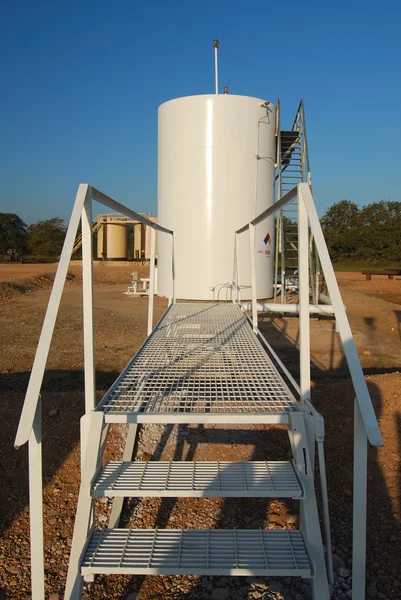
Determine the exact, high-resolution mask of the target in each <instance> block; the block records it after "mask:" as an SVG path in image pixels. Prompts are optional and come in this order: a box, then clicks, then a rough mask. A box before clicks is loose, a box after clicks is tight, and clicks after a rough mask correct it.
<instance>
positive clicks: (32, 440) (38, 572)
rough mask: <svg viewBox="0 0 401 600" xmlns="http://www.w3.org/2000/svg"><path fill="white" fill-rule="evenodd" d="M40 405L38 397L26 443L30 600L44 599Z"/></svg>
mask: <svg viewBox="0 0 401 600" xmlns="http://www.w3.org/2000/svg"><path fill="white" fill-rule="evenodd" d="M41 404H42V403H41V398H40V395H39V399H38V403H37V406H36V412H35V417H34V421H33V428H32V430H31V435H30V436H29V442H28V455H29V525H30V538H31V584H32V600H44V598H45V565H44V556H43V495H42V428H41V418H42V414H41V413H42V411H41Z"/></svg>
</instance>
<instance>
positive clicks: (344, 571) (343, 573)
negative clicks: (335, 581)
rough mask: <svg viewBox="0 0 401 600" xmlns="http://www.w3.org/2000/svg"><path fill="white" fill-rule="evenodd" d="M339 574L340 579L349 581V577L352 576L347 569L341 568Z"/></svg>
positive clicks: (338, 570)
mask: <svg viewBox="0 0 401 600" xmlns="http://www.w3.org/2000/svg"><path fill="white" fill-rule="evenodd" d="M337 573H338V574H339V575H340V577H344V579H347V577H349V576H350V572H349V571H348V569H346V568H345V567H339V568H338V569H337Z"/></svg>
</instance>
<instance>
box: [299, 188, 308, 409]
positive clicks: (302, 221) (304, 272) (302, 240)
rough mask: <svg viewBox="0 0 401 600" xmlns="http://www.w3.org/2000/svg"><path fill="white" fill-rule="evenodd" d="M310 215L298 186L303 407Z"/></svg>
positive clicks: (304, 394) (305, 393)
mask: <svg viewBox="0 0 401 600" xmlns="http://www.w3.org/2000/svg"><path fill="white" fill-rule="evenodd" d="M308 259H309V243H308V213H307V212H306V207H305V204H304V200H303V195H302V192H301V189H300V186H299V185H298V278H299V362H300V364H299V367H300V388H301V394H300V396H301V405H303V404H304V402H305V400H309V399H310V331H309V327H310V323H309V260H308Z"/></svg>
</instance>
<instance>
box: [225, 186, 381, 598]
mask: <svg viewBox="0 0 401 600" xmlns="http://www.w3.org/2000/svg"><path fill="white" fill-rule="evenodd" d="M295 198H298V239H299V251H298V272H299V318H300V324H299V330H300V385H299V393H300V397H301V406H304V407H306V408H307V407H308V406H309V405H308V403H309V402H310V324H309V304H310V296H309V258H310V257H309V248H308V232H309V227H310V231H311V234H312V235H313V236H314V241H315V247H316V251H317V255H318V257H319V259H320V264H321V266H322V270H323V274H324V276H325V280H326V284H327V288H328V293H329V296H330V299H331V304H332V308H333V311H334V316H335V318H336V323H337V329H338V332H339V334H340V337H341V341H342V344H343V348H344V354H345V358H346V360H347V363H348V367H349V371H350V375H351V379H352V383H353V386H354V389H355V393H356V398H355V403H354V467H353V470H354V477H353V544H352V545H353V550H352V583H353V585H352V597H353V598H354V599H355V600H364V599H365V587H366V516H367V441H368V440H369V442H370V443H371V444H372V445H373V446H382V445H383V438H382V435H381V432H380V427H379V424H378V421H377V418H376V414H375V411H374V408H373V404H372V400H371V397H370V394H369V390H368V387H367V384H366V381H365V377H364V374H363V370H362V366H361V363H360V360H359V356H358V353H357V349H356V345H355V342H354V339H353V337H352V332H351V328H350V325H349V322H348V317H347V314H346V311H345V307H344V305H343V303H342V300H341V294H340V289H339V287H338V283H337V279H336V276H335V273H334V269H333V265H332V263H331V260H330V256H329V251H328V248H327V245H326V242H325V240H324V236H323V232H322V228H321V225H320V221H319V217H318V215H317V211H316V207H315V204H314V201H313V197H312V193H311V189H310V185H309V184H308V183H299V184H298V185H297V186H296V187H294V188H293V189H292V190H290V191H289V192H288V193H287V194H286V195H285V196H283V198H281V199H280V200H279V201H278V202H276V203H275V204H273V205H272V206H271V207H270V208H269V209H267V210H265V211H264V212H263V213H261V214H260V215H259V216H258V217H255V219H253V220H252V221H250V222H249V223H247V224H246V225H244V226H243V227H241V228H240V229H238V230H237V231H236V236H235V238H237V235H238V234H240V233H242V232H244V231H247V230H248V229H249V241H250V244H249V247H250V253H251V254H250V264H251V277H252V286H251V287H252V324H253V330H254V332H255V334H258V333H260V332H259V329H258V319H257V298H256V273H255V261H254V257H253V255H254V250H255V249H254V237H255V232H254V225H256V224H257V223H259V222H260V221H262V220H263V219H264V218H266V217H268V216H271V215H273V214H274V213H275V212H278V211H279V210H280V209H281V208H282V207H283V206H285V205H286V204H288V203H289V202H291V201H292V200H295ZM238 262H239V261H238V244H237V239H235V245H234V281H233V286H234V287H236V289H237V302H240V298H239V288H240V283H239V273H238ZM296 389H297V387H296ZM318 441H319V440H318ZM320 445H321V444H320ZM318 450H319V465H320V468H321V469H322V461H323V459H324V457H323V453H322V448H320V447H319V446H318ZM322 477H323V479H322ZM321 482H322V486H323V488H325V483H324V482H325V471H324V470H323V472H321ZM323 509H324V521H325V528H326V534H327V536H328V537H327V539H328V547H329V546H330V527H329V521H328V503H327V498H326V499H324V506H323ZM328 572H329V577H330V579H332V563H331V561H330V559H329V560H328Z"/></svg>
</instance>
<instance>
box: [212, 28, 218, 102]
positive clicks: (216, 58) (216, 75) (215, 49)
mask: <svg viewBox="0 0 401 600" xmlns="http://www.w3.org/2000/svg"><path fill="white" fill-rule="evenodd" d="M213 47H214V74H215V79H216V94H218V93H219V64H218V50H219V40H213Z"/></svg>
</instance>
